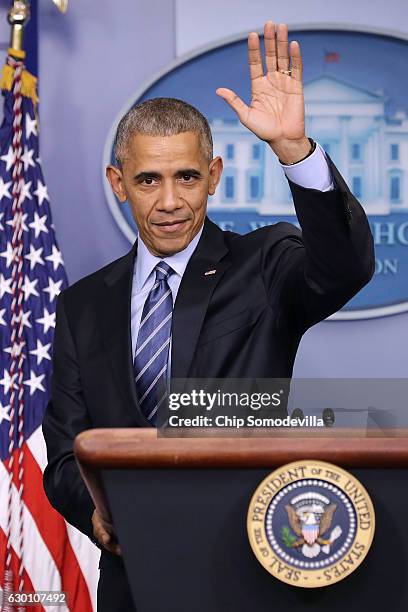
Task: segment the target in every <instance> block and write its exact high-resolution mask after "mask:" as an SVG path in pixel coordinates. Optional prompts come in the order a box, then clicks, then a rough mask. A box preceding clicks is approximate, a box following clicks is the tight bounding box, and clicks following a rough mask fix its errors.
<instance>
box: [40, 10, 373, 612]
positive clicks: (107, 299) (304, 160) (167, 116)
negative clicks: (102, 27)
mask: <svg viewBox="0 0 408 612" xmlns="http://www.w3.org/2000/svg"><path fill="white" fill-rule="evenodd" d="M264 35H265V53H266V69H267V70H266V74H264V71H263V66H262V58H261V52H260V46H259V38H258V35H257V34H255V33H251V34H250V35H249V37H248V49H249V67H250V74H251V79H252V101H251V105H250V106H246V104H245V103H244V102H243V101H242V100H240V99H239V98H238V97H237V96H236V94H234V92H232V91H230V90H228V89H224V88H222V89H219V90H217V93H218V95H220V96H221V97H223V98H224V99H225V100H226V101H227V102H228V103H229V104H230V105H231V106H232V108H233V109H234V110H235V111H236V112H237V114H238V117H239V119H240V121H241V122H242V123H243V124H244V125H245V126H246V127H247V128H248V129H250V130H251V131H252V132H253V133H254V134H255V135H257V136H258V137H259V138H260V139H262V140H263V141H265V142H267V143H268V145H269V146H270V147H271V148H272V150H273V151H274V152H275V154H276V155H277V156H278V158H279V160H280V162H281V164H282V166H283V169H284V171H285V173H286V175H287V177H288V179H289V184H290V188H291V191H292V194H293V198H294V203H295V208H296V213H297V217H298V220H299V223H300V225H301V228H302V232H300V231H299V230H298V229H297V228H296V227H295V226H293V225H290V224H288V223H277V224H275V225H272V226H269V227H264V228H261V229H258V230H256V231H254V232H251V233H250V234H247V235H245V236H240V235H238V234H235V233H232V232H223V231H221V230H220V229H219V228H218V227H217V226H216V225H215V224H214V223H212V222H211V221H210V220H209V219H208V218H207V217H206V206H207V197H208V195H211V194H213V193H214V192H215V189H216V187H217V185H218V183H219V181H220V177H221V172H222V160H221V158H220V157H216V158H214V159H213V157H212V140H211V133H210V130H209V126H208V123H207V122H206V120H205V119H204V117H202V115H201V114H200V113H199V112H198V111H197V110H196V109H194V108H193V107H191V106H189V105H187V104H185V103H184V102H181V101H179V100H174V99H166V98H164V99H157V100H150V101H147V102H145V103H143V104H141V105H139V106H138V107H136V108H135V109H132V110H131V111H130V112H129V113H128V114H127V115H126V116H125V117H124V118H123V119H122V121H121V123H120V124H119V127H118V132H117V138H116V143H115V152H116V157H117V160H118V164H117V166H109V167H108V169H107V176H108V179H109V181H110V183H111V186H112V189H113V190H114V192H115V194H116V196H117V197H118V198H119V200H120V201H122V202H124V201H125V200H127V201H128V202H129V203H130V205H131V207H132V212H133V215H134V217H135V220H136V223H137V226H138V230H139V235H138V240H137V241H136V243H135V244H134V246H133V248H132V249H131V251H130V252H129V253H128V254H127V255H125V256H124V257H122V258H120V259H118V260H117V261H115V262H113V263H111V264H109V265H108V266H106V267H105V268H103V269H102V270H99V271H98V272H95V273H94V274H91V275H90V276H88V277H86V278H84V279H82V280H81V281H79V282H78V283H76V284H75V285H73V286H72V287H70V288H68V289H67V290H65V291H64V292H63V293H62V294H61V295H60V297H59V300H58V308H57V326H56V332H55V339H54V356H53V359H54V374H53V387H52V398H51V401H50V403H49V406H48V409H47V413H46V416H45V420H44V425H43V429H44V435H45V439H46V443H47V448H48V462H49V463H48V466H47V468H46V470H45V473H44V486H45V490H46V493H47V496H48V498H49V499H50V501H51V503H52V505H53V506H54V507H55V508H56V509H57V510H58V511H59V512H60V513H61V514H62V515H63V516H64V517H65V518H66V519H67V520H68V521H69V522H70V523H72V524H73V525H75V526H76V527H78V528H79V529H80V530H81V531H82V532H83V533H85V534H87V535H88V536H89V537H90V538H92V539H93V541H95V542H97V543H98V545H99V546H100V547H101V548H102V555H101V563H100V567H101V578H100V583H99V590H98V593H99V594H98V602H99V604H98V605H99V607H98V609H99V610H116V609H117V610H122V609H126V610H131V609H132V608H131V606H132V604H130V601H131V598H130V595H129V590H128V586H127V583H126V578H125V573H124V570H123V565H122V563H121V559H120V548H119V545H118V543H117V542H116V541H115V536H114V532H113V527H112V525H108V524H106V523H105V522H104V521H103V520H102V518H101V517H100V516H99V514H98V513H97V511H96V510H95V509H94V505H93V502H92V500H91V497H90V495H89V493H88V491H87V489H86V487H85V485H84V483H83V481H82V479H81V476H80V474H79V472H78V468H77V466H76V463H75V460H74V455H73V450H72V449H73V442H74V439H75V436H76V435H77V434H79V433H80V432H81V431H83V430H86V429H90V428H94V427H151V426H154V425H155V418H156V415H157V410H158V407H159V406H160V403H161V401H162V400H163V397H164V396H165V394H164V395H162V391H163V389H164V388H165V386H166V381H168V377H169V376H170V374H171V377H173V378H184V377H193V378H209V377H211V378H251V377H255V378H277V377H279V378H290V377H291V375H292V369H293V363H294V359H295V355H296V351H297V347H298V345H299V342H300V339H301V337H302V334H303V333H304V332H305V331H306V330H307V329H308V328H309V327H310V326H311V325H313V324H315V323H316V322H318V321H320V320H322V319H324V318H325V317H327V316H328V315H330V314H331V313H333V312H335V311H336V310H338V309H339V308H341V307H342V306H343V304H344V303H345V302H347V301H348V300H349V299H350V298H351V297H352V296H353V295H354V294H355V293H356V292H357V291H358V290H359V289H360V288H361V287H362V286H363V285H364V284H365V283H367V282H368V280H369V279H370V277H371V275H372V273H373V261H374V259H373V243H372V237H371V234H370V231H369V226H368V223H367V219H366V216H365V214H364V211H363V209H362V208H361V206H360V205H359V203H358V202H357V201H356V199H355V198H354V197H353V195H352V194H351V193H350V191H349V189H348V188H347V185H346V184H345V182H344V181H343V179H342V177H341V176H340V174H339V173H338V171H337V169H336V168H335V166H334V165H333V163H332V162H331V161H330V159H328V158H327V159H326V157H325V155H324V152H323V150H322V149H321V148H320V146H319V145H317V146H316V144H315V143H313V141H311V140H310V139H308V138H307V137H306V136H305V131H304V100H303V91H302V80H301V72H302V65H301V55H300V49H299V45H298V43H296V42H292V43H291V46H290V48H289V45H288V36H287V28H286V26H284V25H280V26H278V27H275V25H274V24H273V23H272V22H268V23H267V24H266V25H265V31H264ZM290 61H291V68H290ZM114 599H115V601H114Z"/></svg>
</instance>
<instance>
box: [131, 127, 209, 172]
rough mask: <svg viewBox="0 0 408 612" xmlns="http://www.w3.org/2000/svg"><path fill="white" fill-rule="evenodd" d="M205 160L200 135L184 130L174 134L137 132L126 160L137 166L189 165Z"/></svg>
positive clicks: (151, 167) (153, 167) (132, 139)
mask: <svg viewBox="0 0 408 612" xmlns="http://www.w3.org/2000/svg"><path fill="white" fill-rule="evenodd" d="M203 161H205V158H204V155H203V153H202V149H201V146H200V137H199V135H198V134H197V133H195V132H182V133H181V134H174V135H172V136H148V135H146V134H135V135H134V136H132V138H131V139H130V141H129V148H128V153H127V156H126V160H125V162H127V163H130V164H131V165H133V166H135V165H137V166H139V165H141V166H149V168H150V169H151V170H152V169H155V168H156V167H158V166H159V167H160V166H161V167H163V166H164V165H167V166H172V167H173V166H179V165H182V166H183V167H189V166H191V164H193V163H194V164H200V163H202V162H203Z"/></svg>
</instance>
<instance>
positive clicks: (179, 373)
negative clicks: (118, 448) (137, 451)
mask: <svg viewBox="0 0 408 612" xmlns="http://www.w3.org/2000/svg"><path fill="white" fill-rule="evenodd" d="M227 253H228V248H227V246H226V245H225V242H224V237H223V232H222V231H221V230H220V229H219V228H218V227H217V226H216V225H215V224H214V223H212V221H210V220H209V219H208V218H206V220H205V223H204V229H203V233H202V236H201V238H200V241H199V243H198V245H197V248H196V250H195V251H194V253H193V255H192V256H191V258H190V261H189V262H188V265H187V268H186V271H185V273H184V275H183V279H182V281H181V284H180V287H179V290H178V293H177V299H176V303H175V305H174V311H173V327H172V358H171V376H172V378H187V376H188V371H189V368H190V365H191V361H192V359H193V356H194V352H195V349H196V345H197V342H198V338H199V335H200V331H201V327H202V324H203V321H204V317H205V314H206V311H207V308H208V304H209V301H210V299H211V295H212V293H213V291H214V289H215V287H216V286H217V284H218V282H219V281H220V280H221V278H222V276H223V274H224V273H225V271H226V270H227V268H228V267H229V266H230V263H229V262H225V261H220V260H221V258H223V257H224V256H225V255H226V254H227ZM136 254H137V242H135V244H134V246H133V248H132V250H131V251H129V253H128V254H127V255H125V256H124V257H122V258H121V259H120V260H119V261H118V262H117V263H116V265H115V266H113V267H112V268H110V270H109V272H108V273H107V274H106V276H105V277H104V298H103V299H104V302H103V303H104V306H103V309H102V315H101V326H102V338H103V342H104V345H105V350H106V352H107V355H108V358H109V362H110V366H111V369H112V372H113V375H114V377H115V379H116V381H117V384H118V386H119V388H120V389H121V391H122V395H123V399H124V404H125V407H126V410H127V414H128V416H129V417H130V418H131V419H132V422H133V423H134V424H135V425H139V426H141V427H146V426H150V423H149V422H148V421H147V419H146V418H145V417H144V416H143V414H142V412H141V410H140V408H139V403H138V399H137V393H136V385H135V381H134V373H133V360H132V336H131V294H132V280H133V267H134V259H135V257H136ZM211 270H216V272H215V273H213V274H207V275H206V274H205V273H206V272H208V271H211Z"/></svg>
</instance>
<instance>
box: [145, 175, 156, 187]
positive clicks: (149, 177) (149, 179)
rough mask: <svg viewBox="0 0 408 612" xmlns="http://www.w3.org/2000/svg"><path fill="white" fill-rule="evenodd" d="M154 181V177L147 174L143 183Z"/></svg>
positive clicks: (149, 183) (150, 183)
mask: <svg viewBox="0 0 408 612" xmlns="http://www.w3.org/2000/svg"><path fill="white" fill-rule="evenodd" d="M153 182H154V178H153V177H151V176H145V178H144V179H143V180H142V185H153Z"/></svg>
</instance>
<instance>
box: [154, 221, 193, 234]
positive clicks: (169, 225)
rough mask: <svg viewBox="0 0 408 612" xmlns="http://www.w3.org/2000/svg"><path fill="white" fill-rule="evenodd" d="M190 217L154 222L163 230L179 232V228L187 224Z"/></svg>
mask: <svg viewBox="0 0 408 612" xmlns="http://www.w3.org/2000/svg"><path fill="white" fill-rule="evenodd" d="M187 221H188V219H177V220H175V221H163V222H160V223H153V225H155V226H156V227H157V228H158V229H159V230H160V231H161V232H165V233H172V232H177V230H178V229H180V228H182V227H184V226H185V224H186V223H187Z"/></svg>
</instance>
